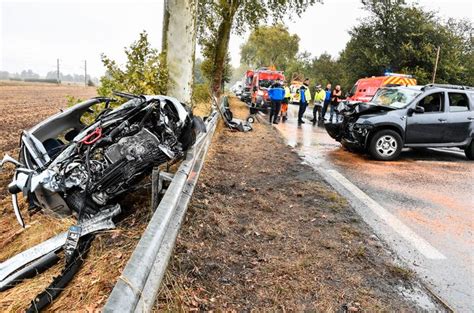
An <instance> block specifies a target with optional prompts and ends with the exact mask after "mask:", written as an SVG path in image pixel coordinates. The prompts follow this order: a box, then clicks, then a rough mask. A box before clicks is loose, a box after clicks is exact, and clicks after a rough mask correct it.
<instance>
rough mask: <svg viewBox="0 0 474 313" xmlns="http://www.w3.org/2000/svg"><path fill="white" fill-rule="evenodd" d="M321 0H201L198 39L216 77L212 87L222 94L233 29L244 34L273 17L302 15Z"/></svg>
mask: <svg viewBox="0 0 474 313" xmlns="http://www.w3.org/2000/svg"><path fill="white" fill-rule="evenodd" d="M316 2H318V0H233V1H226V0H217V1H215V0H199V5H198V19H197V20H198V42H199V44H200V45H201V47H203V55H204V57H205V58H206V61H207V62H208V63H207V69H206V70H207V71H208V72H209V73H210V75H209V77H212V84H211V85H212V90H213V92H214V93H216V94H219V93H220V90H221V86H222V81H223V79H224V78H225V77H226V76H225V71H226V64H228V58H229V55H228V48H229V40H230V33H231V31H232V30H233V31H234V32H235V33H237V34H242V33H243V32H244V31H245V30H246V29H247V28H248V27H251V28H255V27H257V26H258V25H260V24H264V23H266V22H267V21H268V20H269V19H273V20H280V19H281V18H282V17H284V16H291V15H293V14H296V15H298V16H299V15H301V13H303V11H304V10H305V9H306V8H307V7H308V6H310V5H312V4H314V3H316Z"/></svg>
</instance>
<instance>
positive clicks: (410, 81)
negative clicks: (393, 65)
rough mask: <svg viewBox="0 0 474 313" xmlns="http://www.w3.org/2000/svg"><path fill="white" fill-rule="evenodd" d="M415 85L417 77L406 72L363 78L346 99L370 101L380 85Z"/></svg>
mask: <svg viewBox="0 0 474 313" xmlns="http://www.w3.org/2000/svg"><path fill="white" fill-rule="evenodd" d="M414 85H416V79H415V78H413V76H411V75H405V74H396V73H387V74H385V76H372V77H367V78H361V79H359V80H358V81H357V82H356V83H355V85H354V87H352V89H351V91H350V92H349V97H348V98H347V99H346V100H349V101H357V102H369V101H370V100H371V99H372V97H373V96H374V95H375V92H377V90H378V89H379V88H380V87H386V86H414Z"/></svg>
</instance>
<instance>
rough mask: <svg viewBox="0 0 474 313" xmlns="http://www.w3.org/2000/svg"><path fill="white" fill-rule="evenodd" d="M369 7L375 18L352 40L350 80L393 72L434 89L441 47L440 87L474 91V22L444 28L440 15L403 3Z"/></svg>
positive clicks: (344, 58) (347, 63)
mask: <svg viewBox="0 0 474 313" xmlns="http://www.w3.org/2000/svg"><path fill="white" fill-rule="evenodd" d="M363 3H364V5H365V9H366V10H368V11H369V12H370V16H369V17H368V18H367V19H365V20H364V21H363V22H362V23H361V24H360V25H358V26H356V27H354V28H353V29H352V30H351V31H350V35H351V40H350V41H349V42H348V43H347V46H346V48H345V50H344V51H343V52H342V54H341V62H342V64H343V66H344V69H345V70H346V71H347V73H348V75H349V77H350V80H352V81H354V82H355V80H357V79H358V78H360V77H367V76H372V75H377V76H378V75H381V74H383V73H384V71H385V70H389V71H393V72H402V73H407V74H414V75H415V76H416V78H417V79H418V83H419V84H426V83H429V82H430V81H431V79H432V75H433V71H434V63H435V59H436V51H437V47H441V53H440V62H439V64H438V70H437V75H436V77H437V79H436V82H438V83H451V84H468V85H474V75H473V70H472V68H473V66H472V65H473V50H472V30H473V28H472V24H471V22H469V21H467V20H466V21H455V20H448V21H447V22H446V23H442V22H440V21H439V18H438V17H437V16H436V14H435V13H434V12H430V11H426V10H422V9H420V8H418V7H416V6H414V5H406V4H405V3H404V2H402V1H394V0H391V1H375V0H370V1H369V0H366V1H363Z"/></svg>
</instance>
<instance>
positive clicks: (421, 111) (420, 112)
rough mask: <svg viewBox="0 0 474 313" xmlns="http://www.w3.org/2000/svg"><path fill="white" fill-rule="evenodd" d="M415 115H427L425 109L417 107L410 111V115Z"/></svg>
mask: <svg viewBox="0 0 474 313" xmlns="http://www.w3.org/2000/svg"><path fill="white" fill-rule="evenodd" d="M413 113H417V114H422V113H425V108H424V107H422V106H419V105H417V106H416V107H415V108H414V109H413V108H410V109H408V115H413Z"/></svg>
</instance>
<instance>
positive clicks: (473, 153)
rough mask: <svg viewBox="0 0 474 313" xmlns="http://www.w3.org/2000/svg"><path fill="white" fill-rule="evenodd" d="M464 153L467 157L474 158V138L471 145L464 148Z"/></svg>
mask: <svg viewBox="0 0 474 313" xmlns="http://www.w3.org/2000/svg"><path fill="white" fill-rule="evenodd" d="M464 153H465V154H466V158H468V159H469V160H474V140H472V141H471V144H470V145H469V146H467V147H466V148H464Z"/></svg>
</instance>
